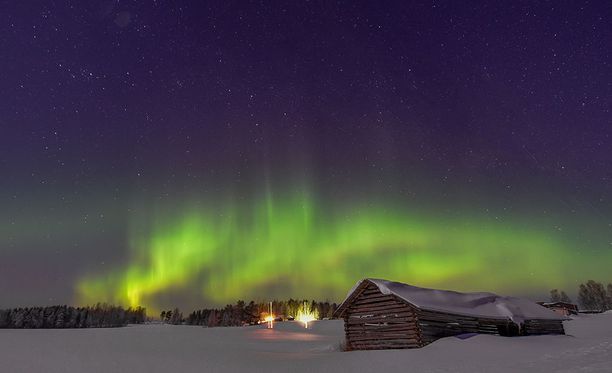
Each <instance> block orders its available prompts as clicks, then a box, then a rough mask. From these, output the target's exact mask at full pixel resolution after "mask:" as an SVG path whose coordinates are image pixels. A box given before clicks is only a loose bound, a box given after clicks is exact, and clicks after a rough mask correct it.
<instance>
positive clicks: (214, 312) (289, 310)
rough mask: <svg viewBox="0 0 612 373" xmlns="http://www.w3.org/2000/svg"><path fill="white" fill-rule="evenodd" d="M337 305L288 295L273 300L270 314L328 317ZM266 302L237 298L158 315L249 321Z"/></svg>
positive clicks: (207, 322)
mask: <svg viewBox="0 0 612 373" xmlns="http://www.w3.org/2000/svg"><path fill="white" fill-rule="evenodd" d="M336 308H338V305H337V304H336V303H329V302H317V301H314V300H313V301H309V300H297V299H289V300H287V301H277V300H275V301H273V302H272V314H273V315H274V316H275V318H276V319H277V320H292V319H294V318H296V317H297V315H298V312H307V313H310V314H312V315H313V317H314V318H315V319H317V320H321V319H324V318H331V317H332V315H333V313H334V311H335V310H336ZM269 312H270V303H261V302H260V303H255V302H254V301H250V302H249V303H245V302H244V301H241V300H239V301H238V302H236V304H228V305H226V306H225V307H224V308H205V309H200V310H195V311H193V312H191V313H190V314H189V315H187V317H183V314H182V313H181V311H180V310H179V309H177V308H175V309H174V310H168V311H162V312H161V314H160V318H161V320H162V321H163V322H166V323H168V324H187V325H201V326H208V327H215V326H241V325H253V324H257V323H258V322H259V321H261V320H262V318H263V317H262V316H268V314H269Z"/></svg>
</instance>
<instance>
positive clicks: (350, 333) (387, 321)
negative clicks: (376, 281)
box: [344, 284, 423, 350]
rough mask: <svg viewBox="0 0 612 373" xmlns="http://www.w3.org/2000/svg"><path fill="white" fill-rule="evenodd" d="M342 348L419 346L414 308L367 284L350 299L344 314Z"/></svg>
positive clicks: (375, 348)
mask: <svg viewBox="0 0 612 373" xmlns="http://www.w3.org/2000/svg"><path fill="white" fill-rule="evenodd" d="M344 331H345V333H346V348H347V349H348V350H377V349H388V348H415V347H421V346H422V345H423V341H422V338H421V335H420V331H419V327H418V324H417V317H416V313H415V310H414V309H413V308H412V307H411V306H410V305H408V304H406V303H405V302H402V301H399V300H398V299H396V298H395V297H394V296H393V295H385V294H382V293H381V292H380V291H379V290H378V288H377V287H376V286H375V285H373V284H370V285H369V286H367V287H365V288H364V289H362V291H361V293H360V294H359V295H358V296H357V297H356V298H355V299H353V301H352V302H351V304H350V305H349V307H348V309H347V310H346V313H345V316H344Z"/></svg>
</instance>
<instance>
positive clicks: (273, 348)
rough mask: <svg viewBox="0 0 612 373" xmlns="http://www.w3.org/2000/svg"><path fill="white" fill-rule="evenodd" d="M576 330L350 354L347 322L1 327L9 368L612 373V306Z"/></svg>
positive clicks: (0, 351)
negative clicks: (344, 345)
mask: <svg viewBox="0 0 612 373" xmlns="http://www.w3.org/2000/svg"><path fill="white" fill-rule="evenodd" d="M565 326H566V332H567V334H568V335H566V336H540V337H514V338H507V337H495V336H487V335H479V336H475V337H472V338H469V339H466V340H460V339H457V338H453V337H451V338H445V339H442V340H439V341H437V342H435V343H433V344H431V345H429V346H427V347H425V348H422V349H415V350H386V351H354V352H341V351H340V343H341V341H342V340H343V325H342V322H341V321H319V322H315V323H313V325H312V326H311V328H309V329H308V330H305V329H304V328H302V326H301V325H300V324H299V323H295V322H284V323H277V324H275V328H274V329H272V330H268V329H265V327H264V326H257V327H243V328H240V327H236V328H211V329H207V328H202V327H193V326H170V325H142V326H130V327H126V328H118V329H72V330H6V329H4V330H0V372H2V373H4V372H15V373H17V372H28V373H36V372H45V373H52V372H62V373H63V372H70V373H71V372H104V373H108V372H131V373H137V372H143V373H144V372H146V373H152V372H165V373H168V372H170V373H177V372H240V371H248V372H264V371H265V372H289V371H291V372H327V371H330V372H331V371H333V372H338V371H357V372H395V371H396V372H399V371H401V372H553V371H554V372H608V373H609V372H612V313H606V314H600V315H584V316H580V317H577V318H576V319H575V320H572V321H569V322H566V324H565Z"/></svg>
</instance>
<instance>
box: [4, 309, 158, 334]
mask: <svg viewBox="0 0 612 373" xmlns="http://www.w3.org/2000/svg"><path fill="white" fill-rule="evenodd" d="M146 317H147V316H146V309H145V308H143V307H136V308H132V307H130V308H128V309H124V308H123V307H119V306H113V305H108V304H100V303H99V304H96V305H95V306H88V307H71V306H48V307H23V308H12V309H4V310H0V328H15V329H62V328H111V327H119V326H125V325H127V324H141V323H144V322H145V320H146Z"/></svg>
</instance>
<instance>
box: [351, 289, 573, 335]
mask: <svg viewBox="0 0 612 373" xmlns="http://www.w3.org/2000/svg"><path fill="white" fill-rule="evenodd" d="M363 281H369V282H371V283H373V284H374V285H376V286H377V287H378V289H379V290H380V291H381V292H382V293H383V294H394V295H396V296H398V297H400V298H402V299H404V300H405V301H407V302H409V303H411V304H413V305H415V306H417V307H419V308H420V309H423V310H432V311H440V312H448V313H454V314H460V315H468V316H480V317H487V318H495V319H510V320H512V321H514V322H515V323H517V324H518V323H522V322H523V321H524V320H528V319H548V320H567V318H566V317H564V316H562V315H559V314H557V313H555V312H553V311H551V310H549V309H547V308H545V307H542V306H540V305H539V304H537V303H535V302H532V301H530V300H527V299H522V298H515V297H505V296H500V295H497V294H493V293H482V292H481V293H459V292H456V291H449V290H436V289H427V288H420V287H416V286H412V285H407V284H403V283H401V282H393V281H387V280H380V279H373V278H368V279H365V280H361V281H359V282H358V283H357V285H355V286H354V287H353V288H352V289H351V291H350V292H349V294H348V295H347V299H348V298H349V296H350V295H351V294H352V293H353V291H355V290H356V289H357V288H358V287H359V285H360V284H361V283H362V282H363ZM345 302H346V300H345ZM343 303H344V302H343ZM341 307H342V305H341Z"/></svg>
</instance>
